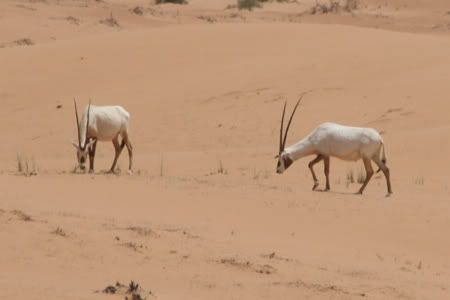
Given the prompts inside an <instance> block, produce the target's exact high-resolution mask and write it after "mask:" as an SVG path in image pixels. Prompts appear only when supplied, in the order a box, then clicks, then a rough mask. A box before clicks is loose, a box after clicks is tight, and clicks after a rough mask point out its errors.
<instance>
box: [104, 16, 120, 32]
mask: <svg viewBox="0 0 450 300" xmlns="http://www.w3.org/2000/svg"><path fill="white" fill-rule="evenodd" d="M100 23H101V24H104V25H106V26H110V27H117V28H120V24H119V22H118V21H117V19H116V18H114V16H113V14H112V12H111V14H110V16H109V18H106V19H104V20H100Z"/></svg>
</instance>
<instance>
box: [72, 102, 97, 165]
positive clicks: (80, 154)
mask: <svg viewBox="0 0 450 300" xmlns="http://www.w3.org/2000/svg"><path fill="white" fill-rule="evenodd" d="M73 103H74V105H75V116H76V118H77V130H78V144H77V143H72V145H73V146H74V147H75V149H77V161H78V166H79V167H80V169H81V170H84V169H85V166H84V164H85V163H86V160H87V155H88V149H89V147H90V146H91V144H92V143H94V140H91V141H89V142H88V126H89V113H90V110H91V101H90V100H89V106H88V111H87V121H86V129H85V132H84V134H85V136H84V141H83V142H82V139H81V132H80V131H81V130H80V121H79V119H78V109H77V102H76V101H75V98H74V99H73ZM82 143H83V144H82Z"/></svg>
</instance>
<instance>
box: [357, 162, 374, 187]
mask: <svg viewBox="0 0 450 300" xmlns="http://www.w3.org/2000/svg"><path fill="white" fill-rule="evenodd" d="M363 162H364V167H365V168H366V180H364V183H363V185H362V186H361V188H360V189H359V191H358V193H357V194H360V195H362V193H363V192H364V189H365V188H366V186H367V184H368V183H369V181H370V178H372V175H373V169H372V163H371V161H370V159H368V158H363Z"/></svg>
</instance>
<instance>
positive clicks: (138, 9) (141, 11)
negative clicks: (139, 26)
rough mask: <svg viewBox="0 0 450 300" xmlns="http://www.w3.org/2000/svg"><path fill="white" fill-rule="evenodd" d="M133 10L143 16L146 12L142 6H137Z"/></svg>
mask: <svg viewBox="0 0 450 300" xmlns="http://www.w3.org/2000/svg"><path fill="white" fill-rule="evenodd" d="M131 12H132V13H134V14H136V15H140V16H142V15H143V14H144V8H143V7H142V6H136V7H135V8H133V9H132V10H131Z"/></svg>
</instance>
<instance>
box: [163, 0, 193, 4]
mask: <svg viewBox="0 0 450 300" xmlns="http://www.w3.org/2000/svg"><path fill="white" fill-rule="evenodd" d="M155 3H156V4H163V3H173V4H188V1H187V0H156V2H155Z"/></svg>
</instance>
